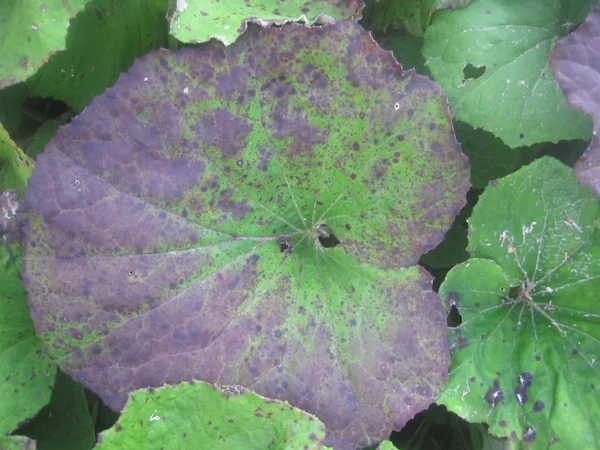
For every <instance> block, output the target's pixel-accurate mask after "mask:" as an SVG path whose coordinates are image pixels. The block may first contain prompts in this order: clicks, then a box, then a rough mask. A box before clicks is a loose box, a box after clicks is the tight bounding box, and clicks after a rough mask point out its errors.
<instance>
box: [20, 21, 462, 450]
mask: <svg viewBox="0 0 600 450" xmlns="http://www.w3.org/2000/svg"><path fill="white" fill-rule="evenodd" d="M290 55H296V56H294V58H296V57H298V58H300V56H302V57H301V58H300V59H299V60H298V61H297V62H295V63H294V64H289V61H288V60H287V58H288V57H290ZM350 123H351V124H353V126H352V127H349V126H348V124H350ZM468 186H469V182H468V165H467V162H466V158H465V157H464V155H462V154H461V152H460V151H459V148H458V144H457V143H456V140H455V139H454V135H453V133H452V125H451V122H450V119H449V116H448V112H447V105H446V100H445V97H444V95H443V92H442V90H441V88H440V87H439V86H438V85H437V84H435V83H433V82H431V80H429V79H427V78H425V77H422V76H419V75H416V74H415V73H414V72H409V73H404V72H402V70H401V69H400V67H399V66H398V65H397V64H396V63H395V61H394V60H393V57H392V55H391V54H390V53H389V52H386V51H384V50H382V49H381V48H380V47H379V46H378V45H377V44H376V43H375V42H374V41H373V39H372V38H371V36H370V35H369V34H368V33H367V32H366V31H364V30H363V29H362V28H361V27H360V26H359V25H358V24H356V23H355V22H353V21H347V22H338V23H336V24H335V25H331V26H327V27H312V28H310V27H306V26H304V25H298V24H292V25H289V26H286V27H283V28H280V29H279V28H269V29H262V28H259V27H256V26H252V27H250V28H249V30H248V31H247V32H246V33H245V34H244V35H243V36H242V37H241V38H240V39H239V40H238V41H237V42H236V43H235V44H234V45H232V46H230V47H225V46H223V45H222V44H221V43H218V42H214V41H213V42H211V43H209V44H207V45H206V46H204V47H202V48H194V49H191V48H187V49H182V50H180V51H178V52H170V51H167V50H161V51H157V52H154V53H151V54H150V55H148V56H146V57H144V58H142V59H140V60H139V61H138V62H136V63H135V64H134V65H133V67H132V69H131V70H130V71H129V72H128V73H127V74H125V75H123V76H122V77H121V78H120V79H119V81H117V83H116V84H115V86H114V87H112V88H110V89H109V90H108V91H107V92H106V93H105V94H104V95H102V96H100V97H98V98H96V99H95V100H94V101H93V102H92V104H91V105H90V106H89V107H88V108H86V109H85V111H84V112H83V113H82V114H80V115H79V116H78V117H76V118H75V119H73V121H72V122H71V123H69V124H67V125H65V126H63V127H61V128H60V129H59V131H58V133H57V135H56V137H55V138H54V139H53V140H52V141H51V142H50V143H49V144H48V146H47V147H46V151H45V152H44V153H42V154H41V155H39V157H38V162H37V167H36V171H35V174H34V176H33V178H32V181H31V182H30V186H29V188H28V191H27V196H26V201H25V202H26V205H28V208H29V211H30V216H29V218H30V223H29V225H30V226H29V228H28V232H27V236H26V242H27V243H26V245H27V249H28V254H27V259H26V271H27V278H26V279H27V282H28V288H29V290H30V301H31V304H32V305H33V306H32V308H33V312H32V317H33V318H34V320H35V322H36V325H37V327H38V328H37V329H38V332H39V334H40V336H42V337H43V339H44V340H45V341H46V342H47V344H48V347H49V348H50V349H51V351H52V354H53V356H54V357H55V358H56V359H57V360H59V363H60V365H61V367H62V368H63V369H64V370H65V371H67V372H68V373H69V374H71V375H72V376H73V377H74V379H76V380H77V381H80V382H82V383H84V384H85V385H86V387H89V388H90V389H91V390H94V391H95V392H97V393H98V394H99V395H100V396H101V397H102V399H103V400H104V401H105V402H106V404H107V405H109V406H110V407H112V408H113V409H115V410H118V409H121V408H122V407H123V405H124V403H125V401H126V398H127V393H128V392H129V391H131V390H134V389H137V388H141V387H147V386H155V387H158V386H162V385H163V384H164V383H170V384H175V383H178V382H181V381H184V380H190V379H202V380H205V381H207V382H214V383H219V384H224V383H227V384H238V385H242V386H245V387H248V388H251V389H253V390H255V391H256V392H257V393H259V394H260V395H264V396H265V397H269V398H277V399H279V400H286V401H289V403H290V404H292V405H294V406H296V407H300V408H302V409H304V410H306V411H308V412H311V413H316V412H319V417H320V419H321V420H322V421H323V423H325V425H326V426H327V427H328V430H329V434H328V442H333V443H336V445H338V444H339V446H341V447H344V446H346V447H357V446H359V445H363V444H364V445H367V444H369V443H371V442H377V441H379V440H380V439H384V438H386V437H388V436H389V433H390V431H391V429H392V428H401V427H402V426H403V424H404V422H406V420H408V419H409V418H411V417H412V416H414V414H415V413H416V412H418V411H419V410H421V409H423V408H425V407H427V405H429V404H430V403H431V401H432V400H433V398H434V397H435V396H436V395H437V393H436V390H437V387H438V386H441V385H443V384H445V377H446V374H447V359H446V358H447V347H446V345H447V338H446V314H445V311H444V310H443V308H442V305H441V301H440V300H439V298H438V297H437V295H436V294H435V293H434V292H433V291H432V290H431V277H430V276H429V275H428V274H426V272H425V271H424V270H422V269H420V268H419V267H418V266H416V264H417V262H418V259H419V257H420V255H421V254H422V253H423V252H425V251H427V250H429V249H430V248H432V247H434V246H435V245H436V244H438V243H439V242H440V241H441V240H442V239H443V236H444V233H445V232H446V231H447V229H448V228H449V226H450V224H451V223H452V220H453V218H454V216H455V215H456V214H457V213H458V211H459V210H460V208H461V206H462V205H463V204H464V202H465V200H464V198H465V193H466V191H467V189H468Z"/></svg>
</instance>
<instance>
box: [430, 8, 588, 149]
mask: <svg viewBox="0 0 600 450" xmlns="http://www.w3.org/2000/svg"><path fill="white" fill-rule="evenodd" d="M594 3H596V2H595V0H593V1H592V0H576V1H572V0H560V1H557V2H556V3H555V4H554V5H552V7H550V5H549V4H547V3H546V2H540V1H539V0H479V1H476V2H472V3H470V4H469V6H467V7H466V8H463V9H457V10H455V11H447V10H442V11H439V12H438V13H437V14H436V15H435V16H434V18H433V21H432V24H431V25H430V26H429V27H428V28H427V31H426V33H425V44H424V47H423V54H424V56H425V59H426V64H427V67H428V68H429V70H430V71H431V73H432V75H433V78H434V80H436V81H438V82H439V83H440V84H441V85H442V86H444V90H445V91H446V93H447V94H448V98H449V101H450V110H451V111H452V114H453V115H454V117H455V118H456V119H457V120H460V121H463V122H465V123H467V124H469V125H471V126H472V127H474V128H483V129H485V130H486V131H490V132H492V133H493V134H494V135H496V136H497V137H499V138H500V139H502V140H503V141H504V143H506V144H507V145H508V146H510V147H521V146H525V145H532V144H536V143H539V142H557V141H559V140H571V139H583V140H588V139H590V137H591V121H590V120H589V118H588V117H586V116H585V114H583V113H582V112H581V111H578V110H573V109H571V108H570V107H569V105H568V104H567V102H566V100H565V98H564V96H563V93H562V92H561V90H560V88H559V86H558V83H556V81H555V80H554V78H553V76H552V70H551V69H550V68H549V67H548V61H547V59H546V57H547V55H548V53H549V52H550V50H551V49H552V47H553V46H554V44H555V42H556V41H557V40H558V39H559V38H560V37H561V36H564V35H565V34H567V33H568V32H569V31H570V30H571V29H572V28H573V26H574V25H576V24H577V23H579V22H581V21H583V20H584V19H585V17H586V15H587V13H588V12H589V10H590V9H591V7H592V5H593V4H594Z"/></svg>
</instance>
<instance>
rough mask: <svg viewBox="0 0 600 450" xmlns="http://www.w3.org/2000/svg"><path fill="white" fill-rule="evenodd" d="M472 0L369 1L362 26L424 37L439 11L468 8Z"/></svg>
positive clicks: (374, 29)
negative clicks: (435, 13)
mask: <svg viewBox="0 0 600 450" xmlns="http://www.w3.org/2000/svg"><path fill="white" fill-rule="evenodd" d="M470 2H471V0H451V1H448V0H367V1H366V2H365V3H366V6H365V9H364V11H363V20H362V21H361V23H362V25H363V26H364V27H365V28H366V29H368V30H373V31H384V32H386V31H389V30H388V28H391V29H392V30H401V31H405V32H407V33H410V34H412V35H414V36H423V34H424V33H425V30H426V29H427V26H428V25H429V22H430V21H431V17H432V16H433V13H434V12H436V11H437V10H438V9H442V8H449V9H456V8H462V7H464V6H467V5H468V4H469V3H470Z"/></svg>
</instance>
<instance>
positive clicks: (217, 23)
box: [171, 0, 363, 45]
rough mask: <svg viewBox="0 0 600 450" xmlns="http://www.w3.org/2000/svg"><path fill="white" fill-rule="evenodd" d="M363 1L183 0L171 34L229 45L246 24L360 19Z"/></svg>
mask: <svg viewBox="0 0 600 450" xmlns="http://www.w3.org/2000/svg"><path fill="white" fill-rule="evenodd" d="M362 8H363V1H362V0H287V1H283V0H245V1H243V2H238V1H223V2H221V0H208V1H207V0H183V1H178V2H177V8H176V10H175V12H174V13H173V17H172V18H171V34H172V35H173V36H174V37H175V38H177V39H178V40H180V41H181V42H185V43H190V42H192V43H200V42H207V41H209V40H211V39H218V40H219V41H221V42H223V43H224V44H225V45H229V44H232V43H233V42H235V40H236V39H237V38H238V37H239V36H240V35H241V34H242V33H243V32H244V31H246V28H247V26H248V23H249V22H253V23H257V24H260V25H262V26H270V25H283V24H285V23H287V22H299V21H300V22H305V23H306V24H308V25H312V24H314V23H315V22H319V23H332V22H335V21H336V20H344V19H351V18H360V16H361V11H362Z"/></svg>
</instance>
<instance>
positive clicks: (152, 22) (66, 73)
mask: <svg viewBox="0 0 600 450" xmlns="http://www.w3.org/2000/svg"><path fill="white" fill-rule="evenodd" d="M167 4H168V0H127V1H125V2H115V1H113V0H96V1H94V2H93V3H92V4H90V5H88V6H87V8H85V11H84V12H82V13H81V14H79V15H78V16H77V17H76V18H75V19H74V20H73V21H72V23H71V26H70V27H69V35H68V38H67V42H66V49H65V50H64V51H62V52H59V53H57V54H56V55H54V56H53V57H52V58H50V61H49V62H48V64H46V65H45V66H44V67H42V68H41V69H40V70H39V71H38V72H37V73H36V74H35V76H33V77H32V78H30V79H29V80H28V81H27V85H28V86H29V88H30V89H31V92H32V94H33V95H37V96H40V97H53V98H55V99H59V100H62V101H64V102H65V103H67V104H68V105H69V106H71V107H72V108H73V109H75V110H77V111H81V110H83V108H84V107H85V106H87V105H88V104H89V102H90V101H91V100H92V98H94V97H95V96H96V95H99V94H101V93H102V92H104V90H105V89H106V88H107V87H108V86H110V85H112V84H113V83H114V82H115V81H116V79H117V77H118V76H119V74H120V73H121V72H124V71H126V70H127V69H128V68H129V66H130V65H131V64H132V63H133V60H134V59H135V58H136V57H138V56H141V55H143V54H145V53H147V52H148V51H150V50H151V49H155V48H160V47H166V46H167V23H166V19H165V15H166V12H167Z"/></svg>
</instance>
